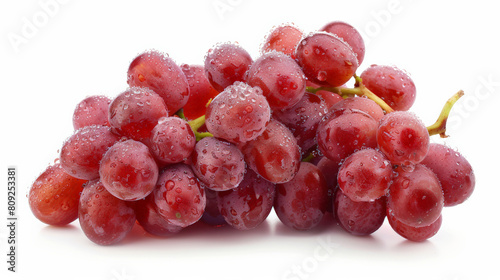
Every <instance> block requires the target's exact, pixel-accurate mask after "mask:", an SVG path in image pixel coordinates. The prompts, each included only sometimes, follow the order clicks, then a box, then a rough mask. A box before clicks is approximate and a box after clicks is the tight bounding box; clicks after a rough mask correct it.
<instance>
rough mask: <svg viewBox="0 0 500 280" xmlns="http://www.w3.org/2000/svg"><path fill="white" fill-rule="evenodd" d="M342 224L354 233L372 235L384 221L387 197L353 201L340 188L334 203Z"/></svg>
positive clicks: (335, 213) (335, 212)
mask: <svg viewBox="0 0 500 280" xmlns="http://www.w3.org/2000/svg"><path fill="white" fill-rule="evenodd" d="M333 205H334V207H335V209H334V215H335V217H336V218H337V220H338V221H339V224H340V226H341V227H342V228H343V229H344V230H346V231H347V232H349V233H350V234H353V235H370V234H372V233H374V232H375V231H377V230H378V229H379V228H380V227H381V226H382V224H383V223H384V219H385V215H386V214H385V213H386V198H385V197H381V198H379V199H377V200H375V201H353V200H351V199H350V198H349V197H348V196H346V195H345V194H344V193H343V192H342V190H341V189H340V188H339V189H337V191H336V193H335V199H334V203H333Z"/></svg>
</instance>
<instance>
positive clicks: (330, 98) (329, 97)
mask: <svg viewBox="0 0 500 280" xmlns="http://www.w3.org/2000/svg"><path fill="white" fill-rule="evenodd" d="M315 94H316V95H317V96H319V97H321V98H322V99H323V100H324V102H325V104H326V108H327V109H330V108H331V107H332V106H333V105H335V104H337V103H339V102H340V101H342V100H344V99H343V98H342V96H340V94H338V93H334V92H331V91H327V90H318V91H317V92H316V93H315Z"/></svg>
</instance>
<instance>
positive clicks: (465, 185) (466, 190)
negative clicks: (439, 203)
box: [421, 143, 476, 207]
mask: <svg viewBox="0 0 500 280" xmlns="http://www.w3.org/2000/svg"><path fill="white" fill-rule="evenodd" d="M421 163H422V164H423V165H425V166H427V167H428V168H430V169H431V170H432V171H433V172H434V173H435V174H436V176H437V177H438V179H439V182H441V187H442V188H443V193H444V206H447V207H449V206H455V205H458V204H461V203H463V202H464V201H465V200H467V199H468V198H469V197H470V196H471V195H472V192H473V191H474V187H475V184H476V177H475V175H474V170H473V169H472V166H471V165H470V163H469V162H468V161H467V159H465V158H464V157H463V156H462V155H461V154H460V153H458V152H457V151H454V150H453V149H451V148H449V147H447V146H445V145H442V144H437V143H431V144H430V146H429V152H428V153H427V156H426V157H425V159H424V160H423V161H422V162H421Z"/></svg>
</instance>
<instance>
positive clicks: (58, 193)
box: [28, 164, 86, 226]
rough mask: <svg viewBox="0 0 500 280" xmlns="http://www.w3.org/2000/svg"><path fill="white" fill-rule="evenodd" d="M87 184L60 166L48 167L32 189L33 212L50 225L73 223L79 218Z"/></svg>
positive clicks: (30, 203) (30, 193)
mask: <svg viewBox="0 0 500 280" xmlns="http://www.w3.org/2000/svg"><path fill="white" fill-rule="evenodd" d="M85 182H86V181H85V180H82V179H77V178H74V177H72V176H70V175H68V174H67V173H66V171H64V169H63V168H62V167H61V165H60V164H55V165H51V166H49V167H47V169H46V170H45V171H44V172H43V173H42V174H40V176H38V178H37V179H36V180H35V182H33V185H32V186H31V188H30V191H29V196H28V201H29V205H30V209H31V212H32V213H33V215H35V217H36V218H37V219H38V220H40V221H41V222H43V223H46V224H49V225H55V226H61V225H66V224H69V223H71V222H73V221H74V220H76V218H78V201H79V199H80V193H81V191H82V190H83V187H82V186H83V184H84V183H85Z"/></svg>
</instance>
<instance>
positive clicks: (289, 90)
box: [245, 52, 306, 110]
mask: <svg viewBox="0 0 500 280" xmlns="http://www.w3.org/2000/svg"><path fill="white" fill-rule="evenodd" d="M245 80H246V82H247V83H248V84H249V85H250V86H254V87H255V86H258V87H259V88H261V89H262V94H264V96H265V97H266V99H267V101H268V102H269V106H270V107H271V109H273V110H281V109H286V108H290V107H291V106H294V105H295V104H297V102H299V101H300V99H301V98H302V96H303V95H304V92H305V89H306V78H305V76H304V73H303V72H302V69H301V68H300V67H299V65H298V64H297V62H295V61H294V60H293V59H292V58H290V57H289V56H287V55H285V54H283V53H280V52H268V53H266V54H263V55H262V56H261V57H259V58H258V59H257V60H256V61H255V62H254V63H253V64H252V66H251V67H250V69H249V70H248V72H247V73H246V77H245Z"/></svg>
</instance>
